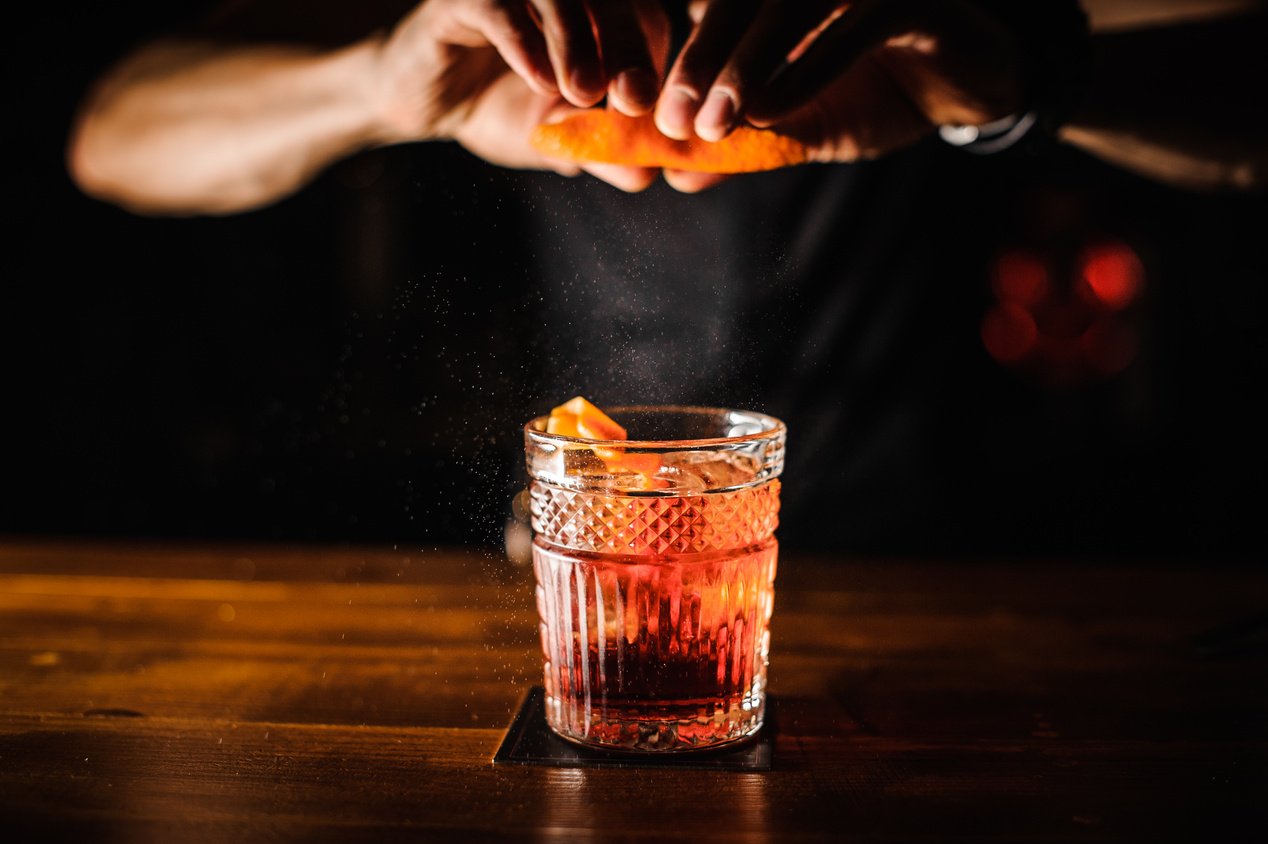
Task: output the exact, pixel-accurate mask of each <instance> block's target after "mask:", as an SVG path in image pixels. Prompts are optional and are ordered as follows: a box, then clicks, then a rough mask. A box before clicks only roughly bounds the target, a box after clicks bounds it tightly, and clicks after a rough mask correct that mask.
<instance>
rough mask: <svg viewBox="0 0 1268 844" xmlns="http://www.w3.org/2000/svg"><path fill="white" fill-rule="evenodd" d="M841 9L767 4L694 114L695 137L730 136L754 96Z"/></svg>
mask: <svg viewBox="0 0 1268 844" xmlns="http://www.w3.org/2000/svg"><path fill="white" fill-rule="evenodd" d="M790 6H791V8H790ZM840 8H841V3H840V0H802V1H801V2H795V3H792V4H776V3H768V4H766V5H764V6H763V7H762V8H761V10H760V11H759V12H758V14H757V17H756V18H755V19H754V21H753V25H752V26H751V27H749V28H748V30H747V31H746V32H745V33H744V36H743V38H742V39H741V40H740V42H739V44H738V45H737V46H736V47H735V50H734V51H733V52H732V54H731V55H730V57H729V58H728V59H727V61H726V63H725V65H724V66H723V67H722V68H721V69H720V70H719V71H718V74H717V77H716V78H715V79H714V81H713V85H712V87H711V89H710V90H709V94H708V96H707V98H706V99H705V101H704V104H703V106H702V107H701V108H700V111H699V112H698V113H697V115H696V120H695V131H696V134H697V135H699V136H700V137H701V138H704V139H705V140H707V141H720V140H722V138H724V137H726V136H727V135H728V134H729V133H730V131H731V130H732V129H733V128H735V126H736V124H737V123H738V121H739V118H740V115H741V114H743V113H744V110H745V107H746V106H747V105H748V102H749V100H750V99H751V94H752V92H754V91H756V90H758V89H760V88H761V87H762V86H763V85H765V84H766V83H767V82H769V81H770V79H771V77H772V76H773V75H774V74H775V72H776V70H778V69H779V68H781V67H782V66H783V65H784V64H785V63H786V62H787V61H788V58H789V56H790V55H792V54H793V53H794V51H800V50H802V49H804V47H803V45H805V44H806V42H807V40H809V39H813V38H814V37H815V34H816V33H817V32H819V31H821V30H822V29H823V28H824V27H825V26H826V25H828V21H830V20H832V19H833V18H834V17H836V16H837V14H838V13H839V10H840Z"/></svg>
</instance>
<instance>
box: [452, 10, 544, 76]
mask: <svg viewBox="0 0 1268 844" xmlns="http://www.w3.org/2000/svg"><path fill="white" fill-rule="evenodd" d="M449 10H450V12H451V13H452V14H453V16H454V20H455V21H456V23H457V24H458V25H459V27H460V28H461V29H462V30H465V37H464V35H463V34H462V33H458V34H457V35H456V37H452V38H451V39H450V40H453V41H454V42H456V43H462V44H464V45H465V46H472V47H478V46H482V45H483V44H485V43H487V44H491V45H493V47H494V48H495V49H496V50H497V51H498V54H499V55H500V56H501V57H502V60H503V61H505V62H506V63H507V65H508V66H509V67H510V68H511V70H513V71H515V73H516V74H517V75H519V76H520V78H522V79H523V80H524V81H525V82H527V83H528V85H529V87H530V88H532V89H533V90H534V91H536V92H537V93H539V94H555V93H558V91H559V89H558V87H557V86H556V84H555V70H554V68H553V67H552V66H551V63H550V55H549V54H548V52H547V50H546V39H545V38H544V37H543V36H542V32H541V30H540V29H539V28H538V26H537V23H536V22H535V21H534V20H533V19H532V17H531V16H530V15H529V13H528V9H527V7H526V6H525V5H524V4H523V3H520V2H516V0H486V2H481V3H452V4H450V5H449Z"/></svg>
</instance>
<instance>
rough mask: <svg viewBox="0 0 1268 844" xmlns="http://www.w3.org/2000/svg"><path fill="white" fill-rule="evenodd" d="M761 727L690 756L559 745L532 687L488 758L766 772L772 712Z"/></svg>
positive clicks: (539, 693)
mask: <svg viewBox="0 0 1268 844" xmlns="http://www.w3.org/2000/svg"><path fill="white" fill-rule="evenodd" d="M772 705H773V701H772V700H771V699H770V697H767V699H766V714H767V717H766V726H764V727H763V728H762V730H761V732H759V733H758V734H757V735H756V736H754V737H753V738H751V739H749V740H748V741H746V742H742V743H740V744H736V745H729V746H727V747H721V748H718V749H717V750H701V751H694V752H689V753H665V754H655V753H621V752H620V751H615V750H611V751H610V750H590V749H589V748H585V747H580V746H579V745H575V744H572V743H571V742H567V741H564V740H563V739H561V738H560V737H559V736H557V735H555V734H554V733H553V732H552V731H551V729H550V727H548V726H546V692H545V690H544V689H542V687H541V686H533V687H532V688H531V689H529V691H528V694H527V695H526V696H525V697H524V703H523V704H521V705H520V708H519V712H517V713H516V714H515V718H514V720H512V721H511V726H510V727H509V728H508V729H507V731H506V738H504V739H502V745H501V746H500V747H499V748H498V751H497V753H495V754H494V755H493V763H494V764H496V765H547V766H550V767H554V768H699V769H709V770H715V771H769V770H770V769H771V757H772V756H773V742H772V740H771V738H772V730H771V719H770V715H771V711H772V708H773V707H772Z"/></svg>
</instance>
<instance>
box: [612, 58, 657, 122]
mask: <svg viewBox="0 0 1268 844" xmlns="http://www.w3.org/2000/svg"><path fill="white" fill-rule="evenodd" d="M614 87H615V92H616V96H617V98H618V99H620V100H621V102H622V103H623V104H625V105H627V106H632V107H633V108H634V109H636V110H637V111H638V113H639V114H645V113H646V112H647V110H648V109H650V108H651V107H652V105H654V104H655V102H656V94H657V84H656V77H655V76H653V75H652V73H651V71H649V70H647V69H645V68H641V67H631V68H630V69H628V70H623V71H621V72H620V73H619V74H618V75H617V77H616V85H615V86H614Z"/></svg>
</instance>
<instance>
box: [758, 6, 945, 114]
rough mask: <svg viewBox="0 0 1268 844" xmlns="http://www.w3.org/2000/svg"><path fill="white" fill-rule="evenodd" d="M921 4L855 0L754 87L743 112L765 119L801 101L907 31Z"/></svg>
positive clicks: (910, 28)
mask: <svg viewBox="0 0 1268 844" xmlns="http://www.w3.org/2000/svg"><path fill="white" fill-rule="evenodd" d="M922 5H923V4H918V3H894V4H888V5H887V4H883V3H877V2H863V3H858V4H857V5H856V6H855V7H852V8H851V9H849V11H847V12H846V13H845V14H843V15H841V16H839V17H838V18H836V19H835V20H833V21H832V22H831V23H830V24H829V25H828V26H827V28H825V29H824V30H823V32H822V33H821V34H820V35H819V37H818V38H816V39H815V41H814V43H812V44H810V45H809V46H808V47H807V48H806V50H805V53H804V55H802V56H801V57H800V58H798V60H797V61H795V62H792V63H791V64H788V65H786V66H784V67H782V68H781V69H780V72H779V73H778V74H776V75H775V77H774V78H773V79H771V80H770V81H769V82H768V83H767V84H766V85H764V86H762V88H761V89H760V90H752V91H751V92H750V96H749V97H748V99H747V101H746V103H745V109H746V110H745V115H746V116H747V117H748V119H749V120H750V121H751V122H752V123H753V124H754V125H757V126H764V125H769V124H770V123H773V122H775V121H777V120H779V119H780V118H781V117H783V116H785V115H788V114H790V113H792V112H793V111H795V110H796V109H798V108H800V107H801V106H803V105H805V104H806V103H807V102H809V101H810V100H811V99H812V98H813V97H815V96H816V95H817V94H818V93H819V92H820V91H822V90H823V89H824V87H826V86H827V85H828V84H829V83H830V82H831V81H832V80H833V79H835V78H838V77H840V76H841V75H842V74H843V73H845V72H847V71H848V70H849V69H850V68H851V67H852V66H853V65H854V64H855V63H856V62H857V61H858V60H859V58H860V57H862V56H863V55H864V54H865V53H867V52H868V51H869V50H871V49H872V48H874V47H877V46H879V45H881V44H883V43H885V41H886V40H888V39H890V38H893V37H895V36H897V35H900V34H902V33H904V32H909V31H911V30H912V29H913V28H914V27H915V26H916V23H917V21H918V20H919V19H920V18H921V16H922V13H923V9H922V8H921V7H922Z"/></svg>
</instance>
